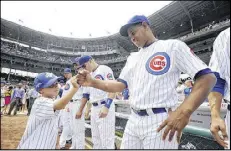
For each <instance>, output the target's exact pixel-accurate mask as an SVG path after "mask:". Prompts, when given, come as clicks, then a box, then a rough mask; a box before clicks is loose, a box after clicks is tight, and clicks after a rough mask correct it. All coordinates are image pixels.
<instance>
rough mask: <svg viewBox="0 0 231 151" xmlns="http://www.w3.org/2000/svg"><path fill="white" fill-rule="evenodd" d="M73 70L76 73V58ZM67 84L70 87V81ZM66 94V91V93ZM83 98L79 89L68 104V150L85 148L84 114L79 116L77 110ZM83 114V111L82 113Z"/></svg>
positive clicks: (81, 88) (81, 89)
mask: <svg viewBox="0 0 231 151" xmlns="http://www.w3.org/2000/svg"><path fill="white" fill-rule="evenodd" d="M73 65H74V68H75V70H76V71H78V69H79V67H78V58H75V60H74V62H73ZM67 84H68V85H70V88H69V89H71V87H72V85H71V81H70V80H68V81H67ZM67 92H68V91H67ZM82 96H83V87H80V88H79V90H78V91H77V92H76V93H75V95H74V96H73V98H72V100H71V101H70V102H69V104H68V106H69V111H70V115H71V122H70V125H71V130H72V145H71V147H70V149H84V148H85V146H84V145H85V125H84V124H85V120H84V114H83V115H82V114H80V113H79V112H78V111H79V108H80V105H81V99H82ZM82 112H84V110H83V111H82Z"/></svg>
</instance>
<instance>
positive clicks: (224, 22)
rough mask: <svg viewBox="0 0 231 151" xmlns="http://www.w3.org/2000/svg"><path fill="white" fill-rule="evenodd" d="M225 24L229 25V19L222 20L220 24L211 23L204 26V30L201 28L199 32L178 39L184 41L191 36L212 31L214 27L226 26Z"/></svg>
mask: <svg viewBox="0 0 231 151" xmlns="http://www.w3.org/2000/svg"><path fill="white" fill-rule="evenodd" d="M227 23H230V19H229V18H227V19H225V20H223V21H220V22H218V23H215V22H214V21H213V22H212V23H211V24H209V25H208V26H206V27H205V28H202V29H201V30H199V31H195V32H193V33H189V34H187V35H184V36H182V37H180V38H179V39H180V40H185V39H187V38H189V37H191V36H194V35H198V34H201V33H203V32H205V31H208V30H211V29H214V28H216V27H219V26H222V25H224V24H227Z"/></svg>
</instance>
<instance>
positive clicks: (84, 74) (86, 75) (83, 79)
mask: <svg viewBox="0 0 231 151" xmlns="http://www.w3.org/2000/svg"><path fill="white" fill-rule="evenodd" d="M77 81H78V84H80V85H82V86H91V83H92V81H93V79H92V77H91V75H90V72H88V71H87V70H84V69H83V70H79V72H78V74H77Z"/></svg>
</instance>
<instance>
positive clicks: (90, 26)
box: [1, 1, 170, 38]
mask: <svg viewBox="0 0 231 151" xmlns="http://www.w3.org/2000/svg"><path fill="white" fill-rule="evenodd" d="M169 3H170V1H133V2H132V1H98V2H97V1H92V2H91V1H2V2H1V17H2V18H4V19H7V20H10V21H13V22H17V23H20V22H19V21H18V20H19V19H21V20H22V21H23V23H20V24H22V25H24V26H27V27H29V28H32V29H35V30H39V31H42V32H46V33H47V32H49V28H51V29H52V34H54V35H57V36H65V37H71V35H70V32H72V33H73V37H76V38H89V33H91V34H92V37H101V36H106V35H107V32H106V31H109V32H110V33H111V34H114V33H117V32H118V31H119V29H120V27H121V26H122V25H123V24H125V23H126V22H127V21H128V20H129V19H130V18H131V17H132V16H134V15H137V14H143V15H145V16H149V15H151V14H153V13H154V12H155V11H157V10H159V9H161V8H162V7H163V6H165V5H166V4H169Z"/></svg>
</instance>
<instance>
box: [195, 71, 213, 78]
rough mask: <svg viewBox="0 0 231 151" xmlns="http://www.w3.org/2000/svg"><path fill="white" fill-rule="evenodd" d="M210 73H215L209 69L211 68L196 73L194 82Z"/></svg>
mask: <svg viewBox="0 0 231 151" xmlns="http://www.w3.org/2000/svg"><path fill="white" fill-rule="evenodd" d="M209 73H213V72H212V71H211V69H209V68H206V69H203V70H200V71H199V72H197V73H196V75H195V77H194V80H197V79H198V78H199V77H201V76H203V75H206V74H209Z"/></svg>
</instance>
